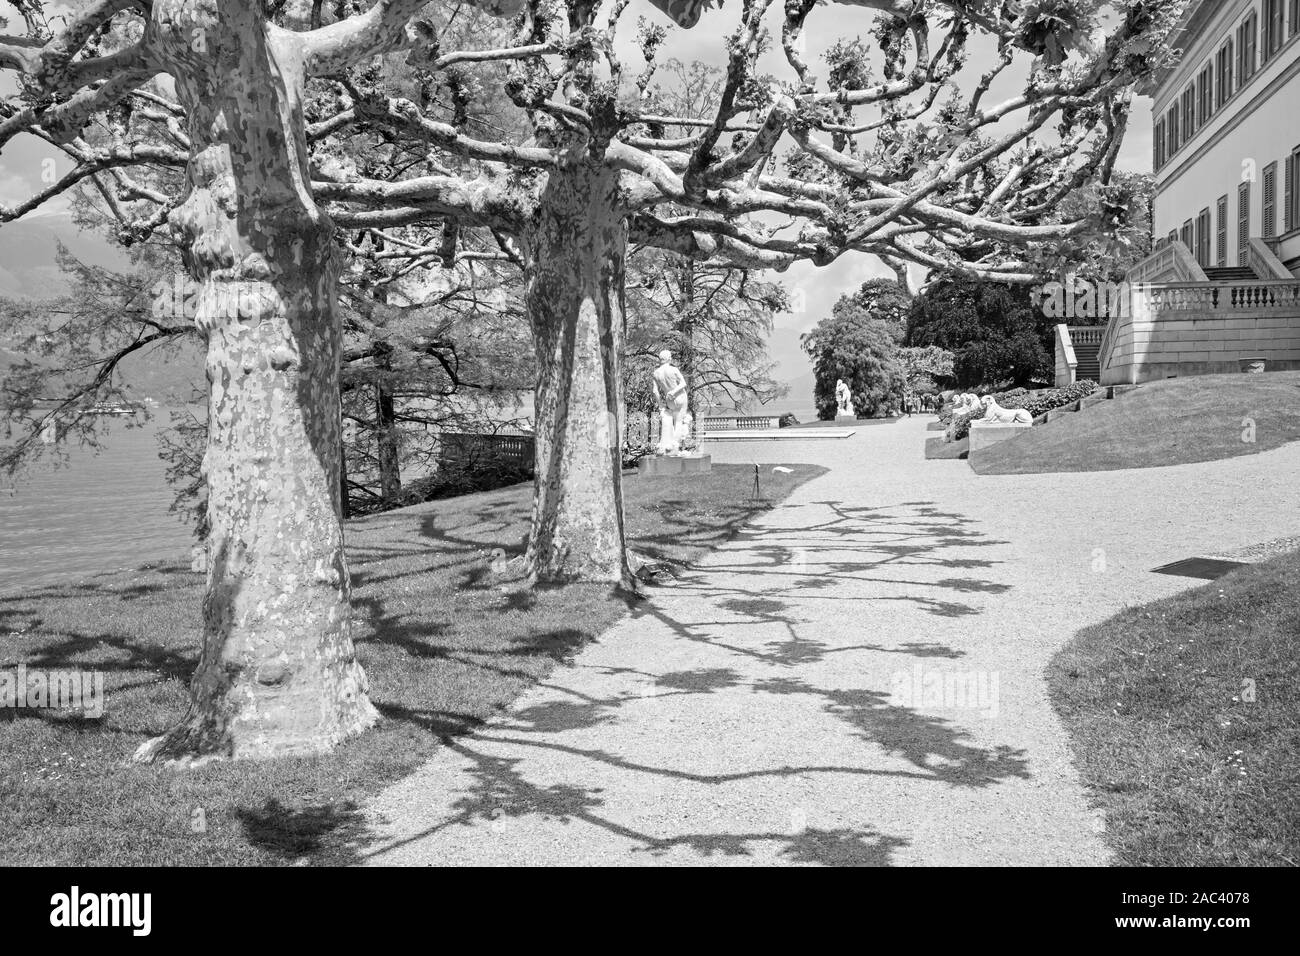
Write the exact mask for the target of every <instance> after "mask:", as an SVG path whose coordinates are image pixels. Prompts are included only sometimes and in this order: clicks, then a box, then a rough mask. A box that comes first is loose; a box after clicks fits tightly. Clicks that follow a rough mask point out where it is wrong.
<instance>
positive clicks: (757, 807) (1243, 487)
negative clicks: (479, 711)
mask: <svg viewBox="0 0 1300 956" xmlns="http://www.w3.org/2000/svg"><path fill="white" fill-rule="evenodd" d="M928 420H929V419H928V418H925V417H917V418H913V419H910V420H904V421H901V422H898V423H896V424H892V425H885V426H876V427H870V428H862V429H860V430H858V432H857V433H856V434H855V435H854V436H853V437H852V438H849V439H845V440H842V441H816V442H814V441H809V442H797V441H781V442H773V443H771V444H761V445H760V444H755V443H744V444H742V443H716V444H713V446H712V448H711V451H712V454H713V455H714V459H715V461H733V462H748V461H753V460H754V459H755V456H757V457H758V459H759V460H760V461H766V462H778V461H812V462H817V463H820V464H825V465H828V466H829V467H830V468H831V472H830V473H829V474H827V475H825V476H823V477H822V478H819V479H817V480H816V481H813V482H810V483H809V484H807V485H804V486H803V487H802V488H800V489H799V490H797V491H796V492H795V494H794V496H793V497H792V498H791V499H790V500H789V502H788V503H787V504H786V505H784V506H783V507H781V508H779V509H777V510H775V511H773V512H770V513H769V514H767V515H765V516H764V517H763V518H762V519H761V520H760V521H758V522H757V523H756V524H755V525H754V526H753V527H752V528H751V529H748V530H749V533H746V534H742V535H741V536H740V538H739V539H738V540H736V541H735V542H733V543H731V544H729V545H727V546H725V547H723V548H722V549H720V550H719V551H717V552H715V553H714V554H712V555H711V556H710V557H709V558H708V559H707V560H706V561H705V562H704V563H703V565H702V566H701V567H700V569H699V570H698V571H697V572H694V573H692V574H691V575H690V576H689V577H688V578H686V579H683V580H682V581H680V582H679V583H678V585H677V586H675V587H673V588H663V589H657V590H655V591H654V593H653V597H652V599H651V600H650V601H648V602H646V604H645V606H644V607H643V608H642V609H641V610H640V611H639V612H638V613H636V614H635V615H634V616H632V617H629V618H628V619H625V620H624V621H622V622H621V623H619V624H618V625H616V626H615V627H613V628H612V629H610V630H609V631H608V632H607V633H606V634H605V635H603V636H602V638H601V639H600V640H599V641H597V642H595V643H594V644H592V645H589V646H588V647H587V648H585V649H584V650H583V651H582V652H581V653H580V654H579V655H578V657H577V659H576V661H575V662H574V665H573V666H570V667H560V668H557V670H556V671H555V672H554V673H553V674H552V675H551V677H550V678H549V680H548V681H547V682H546V683H545V684H543V685H539V686H537V687H535V688H533V689H532V690H531V691H530V692H529V693H527V694H525V695H524V696H523V697H522V698H521V699H520V700H519V701H518V702H517V703H516V706H515V707H514V708H513V709H512V710H511V712H510V713H508V714H506V715H504V716H503V717H502V718H501V719H499V720H497V721H494V722H493V723H491V724H490V725H489V726H487V727H485V728H483V729H482V730H481V731H480V732H479V733H477V734H475V735H474V736H472V737H469V738H462V739H459V740H456V741H453V742H451V743H449V744H448V745H447V746H446V747H444V748H443V749H442V750H440V751H439V753H438V755H437V757H436V758H435V759H434V760H432V761H431V762H430V763H428V764H427V765H426V766H425V767H423V768H422V769H421V770H420V771H418V772H417V773H415V774H413V775H411V776H410V777H407V778H405V779H404V780H402V781H400V782H399V783H398V784H396V785H394V786H393V787H391V788H390V789H388V790H386V791H385V792H384V793H382V794H381V795H380V796H379V798H378V799H377V800H376V801H375V802H374V804H373V805H372V806H371V807H370V808H369V810H368V815H369V819H370V823H371V827H372V834H373V836H374V840H373V842H372V843H370V844H369V846H368V847H367V848H366V849H365V850H364V851H363V853H364V854H365V855H366V856H367V858H368V861H369V862H371V863H375V864H438V865H449V864H583V863H590V864H701V863H704V864H756V863H769V864H772V863H774V864H854V865H916V864H922V865H926V864H928V865H950V864H958V865H960V864H989V863H991V864H1022V865H1023V864H1044V865H1056V864H1096V863H1105V862H1107V861H1108V853H1107V850H1106V848H1105V845H1104V843H1103V839H1102V835H1101V831H1102V829H1103V824H1102V822H1101V819H1100V816H1099V815H1098V814H1096V813H1095V812H1093V811H1092V810H1091V809H1090V808H1089V807H1088V806H1087V801H1086V798H1085V795H1084V793H1083V791H1082V788H1081V786H1080V784H1079V781H1078V779H1077V777H1076V774H1075V772H1074V770H1073V767H1072V765H1071V763H1070V760H1069V756H1068V752H1067V744H1066V736H1065V733H1064V731H1063V729H1062V727H1061V725H1060V723H1059V721H1058V720H1057V718H1056V716H1055V714H1054V713H1053V711H1052V710H1051V707H1050V706H1049V704H1048V701H1047V697H1046V685H1045V683H1044V680H1043V670H1044V666H1045V665H1046V663H1047V661H1048V660H1049V658H1050V657H1051V655H1052V654H1053V653H1054V652H1055V651H1056V650H1057V648H1059V647H1060V646H1061V645H1062V644H1063V643H1064V642H1066V641H1067V640H1068V639H1069V637H1070V636H1071V635H1072V634H1073V633H1074V632H1075V631H1076V630H1077V629H1078V628H1080V627H1082V626H1083V625H1086V624H1089V623H1093V622H1096V621H1100V620H1102V619H1104V618H1106V617H1108V616H1110V615H1111V614H1113V613H1114V612H1115V611H1117V610H1119V609H1120V608H1121V607H1122V606H1123V605H1125V604H1132V603H1140V602H1145V601H1148V600H1151V599H1154V598H1158V597H1161V596H1164V595H1168V594H1172V593H1174V592H1176V591H1179V590H1182V589H1184V588H1187V587H1191V586H1195V585H1197V584H1199V583H1201V582H1197V581H1193V580H1190V579H1183V578H1173V577H1169V576H1165V575H1159V574H1152V573H1150V569H1151V568H1154V567H1157V566H1159V565H1162V564H1166V563H1168V562H1170V561H1174V560H1177V559H1179V558H1184V557H1191V556H1196V555H1202V554H1210V553H1215V552H1222V551H1224V550H1230V549H1234V548H1242V547H1244V546H1247V545H1250V544H1252V543H1254V542H1259V541H1263V540H1267V539H1275V538H1277V537H1278V536H1279V535H1283V534H1285V535H1294V534H1300V509H1297V508H1296V506H1295V485H1294V478H1293V476H1294V475H1295V474H1297V473H1300V444H1293V445H1290V446H1286V447H1284V448H1281V449H1277V450H1275V451H1271V452H1266V453H1263V454H1260V455H1257V456H1252V457H1247V458H1237V459H1232V460H1229V461H1221V462H1211V463H1202V464H1196V465H1180V466H1175V467H1171V468H1161V469H1149V470H1144V471H1129V472H1101V473H1091V474H1069V475H1008V476H997V477H980V476H977V475H975V474H974V473H973V472H971V470H970V468H969V466H968V465H967V464H966V462H963V461H925V460H924V459H923V448H924V444H925V439H926V438H927V437H929V434H928V433H927V432H926V431H925V424H926V422H927V421H928ZM764 471H765V472H767V471H770V466H766V467H765V468H764ZM741 493H742V494H743V493H744V492H741ZM945 681H946V684H947V694H948V696H947V699H944V698H943V694H942V689H943V688H944V684H945ZM914 690H915V691H918V692H917V693H913V691H914Z"/></svg>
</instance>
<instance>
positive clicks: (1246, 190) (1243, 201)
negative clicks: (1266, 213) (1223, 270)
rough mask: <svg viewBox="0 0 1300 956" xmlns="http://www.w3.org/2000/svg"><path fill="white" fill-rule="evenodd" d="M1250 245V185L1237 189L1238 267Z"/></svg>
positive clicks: (1242, 185) (1243, 184) (1243, 185)
mask: <svg viewBox="0 0 1300 956" xmlns="http://www.w3.org/2000/svg"><path fill="white" fill-rule="evenodd" d="M1248 245H1250V183H1242V184H1241V185H1240V186H1238V187H1237V265H1242V263H1243V262H1244V261H1245V259H1246V247H1247V246H1248Z"/></svg>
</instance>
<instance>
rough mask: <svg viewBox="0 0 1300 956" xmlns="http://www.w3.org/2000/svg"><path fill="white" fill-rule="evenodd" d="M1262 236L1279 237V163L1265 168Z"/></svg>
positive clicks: (1268, 237)
mask: <svg viewBox="0 0 1300 956" xmlns="http://www.w3.org/2000/svg"><path fill="white" fill-rule="evenodd" d="M1261 225H1262V235H1263V236H1264V238H1265V239H1272V238H1273V237H1274V236H1275V235H1277V162H1276V161H1274V162H1271V163H1269V164H1268V165H1267V166H1265V167H1264V221H1263V223H1261Z"/></svg>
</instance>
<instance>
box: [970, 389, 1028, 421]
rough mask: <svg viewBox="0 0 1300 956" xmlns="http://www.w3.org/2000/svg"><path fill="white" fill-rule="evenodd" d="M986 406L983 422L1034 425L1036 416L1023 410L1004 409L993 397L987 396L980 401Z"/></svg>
mask: <svg viewBox="0 0 1300 956" xmlns="http://www.w3.org/2000/svg"><path fill="white" fill-rule="evenodd" d="M980 402H981V404H983V406H984V417H983V418H981V419H980V421H982V422H993V423H995V424H998V425H1032V424H1033V423H1034V416H1032V415H1030V414H1029V412H1027V411H1026V410H1025V409H1023V408H1003V407H1002V406H1001V405H999V404H998V403H997V400H996V399H994V397H993V396H992V395H985V396H984V397H983V398H982V399H980Z"/></svg>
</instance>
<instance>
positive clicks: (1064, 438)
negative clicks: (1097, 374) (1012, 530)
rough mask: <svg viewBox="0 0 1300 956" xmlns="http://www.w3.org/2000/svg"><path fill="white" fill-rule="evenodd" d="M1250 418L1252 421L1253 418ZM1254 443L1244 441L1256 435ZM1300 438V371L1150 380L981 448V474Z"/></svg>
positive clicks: (1267, 445)
mask: <svg viewBox="0 0 1300 956" xmlns="http://www.w3.org/2000/svg"><path fill="white" fill-rule="evenodd" d="M1248 420H1249V421H1248ZM1252 423H1253V439H1254V440H1253V441H1246V440H1243V439H1244V438H1250V437H1252V435H1251V432H1250V428H1251V424H1252ZM1297 440H1300V372H1266V373H1264V374H1262V375H1241V374H1237V375H1200V376H1195V377H1190V378H1176V379H1166V380H1164V381H1159V382H1148V383H1147V384H1145V385H1143V386H1142V387H1141V388H1138V389H1136V390H1134V391H1132V392H1129V393H1127V394H1125V395H1122V396H1120V397H1119V398H1117V399H1115V400H1113V401H1108V402H1101V403H1099V404H1097V405H1094V406H1092V407H1090V408H1086V409H1084V410H1083V411H1082V412H1078V413H1076V414H1073V415H1066V416H1064V417H1062V418H1059V419H1057V420H1056V421H1053V422H1049V423H1047V424H1045V425H1035V426H1034V427H1033V428H1032V429H1030V430H1029V431H1028V432H1027V433H1026V434H1024V435H1020V436H1018V437H1016V438H1013V439H1010V440H1009V441H1005V442H1002V443H1001V444H999V445H996V446H994V447H993V448H990V449H988V450H987V451H984V452H981V453H980V458H979V460H978V462H977V463H976V464H975V465H974V466H973V467H974V468H975V470H976V471H977V472H978V473H979V474H982V475H1015V474H1037V473H1041V472H1058V471H1113V470H1117V469H1123V468H1151V467H1154V466H1158V465H1177V464H1183V463H1185V462H1194V461H1214V460H1217V459H1220V458H1232V457H1235V456H1237V455H1253V454H1256V453H1257V452H1261V451H1268V450H1269V449H1271V448H1277V447H1278V446H1279V445H1284V444H1286V443H1287V442H1292V441H1297Z"/></svg>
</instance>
